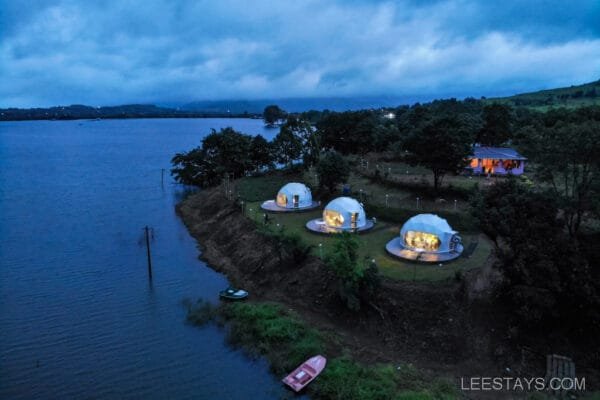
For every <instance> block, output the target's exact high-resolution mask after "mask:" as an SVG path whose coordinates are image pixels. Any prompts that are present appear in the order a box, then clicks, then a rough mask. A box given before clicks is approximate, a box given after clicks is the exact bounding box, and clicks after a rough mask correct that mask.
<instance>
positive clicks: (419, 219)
mask: <svg viewBox="0 0 600 400" xmlns="http://www.w3.org/2000/svg"><path fill="white" fill-rule="evenodd" d="M386 249H387V251H388V252H389V253H390V254H392V255H394V256H397V257H400V258H405V259H410V260H419V261H426V262H427V261H428V262H439V261H449V260H452V259H454V258H457V257H458V256H459V255H460V254H461V253H462V251H463V246H462V243H461V238H460V236H458V232H456V231H455V230H453V229H452V228H451V227H450V225H448V222H447V221H446V220H445V219H443V218H440V217H438V216H437V215H435V214H419V215H415V216H414V217H412V218H410V219H409V220H408V221H406V222H405V223H404V225H403V226H402V229H401V230H400V236H399V237H397V238H395V239H393V240H391V241H390V242H388V244H387V245H386Z"/></svg>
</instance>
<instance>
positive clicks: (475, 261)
mask: <svg viewBox="0 0 600 400" xmlns="http://www.w3.org/2000/svg"><path fill="white" fill-rule="evenodd" d="M261 203H262V202H249V203H248V204H247V205H246V213H247V215H248V217H250V218H251V219H253V220H254V221H255V222H256V223H257V224H262V223H263V215H264V213H263V211H262V210H261V208H260V204H261ZM367 213H368V210H367ZM320 217H321V210H316V211H310V212H304V213H289V214H284V213H281V214H269V226H270V228H271V229H272V230H277V229H283V230H285V232H288V233H297V234H299V235H300V236H301V237H302V239H303V240H304V241H306V243H309V244H311V245H313V246H314V248H313V254H314V255H315V256H318V257H321V256H323V257H324V256H326V255H327V253H328V252H330V251H332V249H333V243H334V241H335V237H333V236H326V235H319V234H315V233H312V232H309V231H308V230H307V229H306V228H305V224H306V222H307V221H309V220H311V219H313V218H320ZM400 227H401V226H400V224H391V223H387V222H385V221H378V222H377V225H376V226H375V228H373V230H372V231H370V232H367V233H365V234H361V235H359V242H360V255H361V258H362V259H364V260H365V265H366V263H367V261H368V260H371V259H374V260H375V262H376V263H377V265H378V266H379V269H380V272H381V273H382V274H383V275H385V276H388V277H390V278H392V279H398V280H413V279H414V280H417V281H441V280H446V279H449V278H453V277H454V275H455V272H456V271H459V270H460V271H466V270H468V269H471V268H475V267H479V266H481V265H483V263H484V262H485V260H486V259H487V257H488V256H489V254H490V251H491V244H490V242H489V241H488V240H487V239H485V238H483V237H481V238H479V244H478V246H477V248H476V249H475V251H474V252H473V254H472V255H471V257H470V258H462V257H461V258H459V259H457V260H455V261H453V262H451V263H448V264H444V265H443V266H442V267H440V266H438V265H437V264H435V265H429V264H419V263H411V262H407V261H406V262H405V261H401V260H398V259H395V258H392V257H391V256H389V255H388V254H387V252H386V250H385V245H386V243H387V242H388V241H390V240H392V239H393V238H394V237H396V236H397V235H398V234H399V232H400ZM477 236H478V235H477V234H471V235H464V234H463V235H462V237H463V241H464V244H465V245H468V243H470V241H471V239H473V238H475V237H477Z"/></svg>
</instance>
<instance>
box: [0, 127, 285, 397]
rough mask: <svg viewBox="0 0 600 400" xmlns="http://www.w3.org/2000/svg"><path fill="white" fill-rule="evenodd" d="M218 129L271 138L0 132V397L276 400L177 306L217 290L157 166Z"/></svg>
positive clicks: (136, 130) (114, 130)
mask: <svg viewBox="0 0 600 400" xmlns="http://www.w3.org/2000/svg"><path fill="white" fill-rule="evenodd" d="M226 126H232V127H233V128H235V129H237V130H240V131H243V132H246V133H253V134H258V133H260V134H263V136H265V137H267V138H272V137H273V136H274V135H275V134H276V132H275V131H273V130H267V129H265V128H264V126H263V124H262V121H260V120H250V119H147V120H143V119H141V120H106V121H64V122H63V121H35V122H3V123H0V263H1V265H0V398H3V399H32V398H39V399H69V398H94V399H108V398H111V399H112V398H120V399H127V398H144V399H150V398H153V399H167V398H176V399H185V398H195V399H213V398H214V399H275V398H280V397H282V396H287V392H286V391H285V390H284V389H283V388H282V386H281V384H280V383H279V377H275V376H273V375H271V374H270V373H269V372H268V366H267V364H266V363H265V362H264V361H263V360H257V361H254V360H251V359H249V358H247V357H246V356H245V355H244V354H242V353H241V352H240V351H238V350H233V349H231V348H229V347H228V346H227V345H226V343H225V339H224V333H223V332H222V331H221V330H219V329H218V328H217V327H214V326H207V327H203V328H196V327H192V326H188V325H186V324H185V321H184V320H185V308H184V307H183V306H182V305H181V302H182V300H183V299H184V298H193V299H196V298H198V297H204V298H206V299H210V300H211V301H215V302H216V301H217V297H218V296H217V293H218V291H219V290H221V289H222V288H224V287H225V286H227V281H226V279H225V278H224V277H223V276H222V275H220V274H218V273H216V272H214V271H212V270H211V269H210V268H208V267H207V266H206V265H205V264H204V263H203V262H201V261H199V260H198V258H197V256H198V250H197V248H196V244H195V242H194V240H193V239H192V238H191V237H190V235H189V234H188V232H187V231H186V229H185V227H184V226H183V224H182V223H181V221H180V220H179V219H178V217H177V216H176V214H175V211H174V206H175V204H176V203H177V201H178V199H179V198H180V197H181V195H182V189H181V187H180V186H177V185H174V184H173V183H172V182H171V179H170V177H169V176H168V173H166V174H165V182H164V185H161V168H165V169H167V171H168V168H169V167H170V164H169V160H170V158H171V157H172V156H173V155H174V154H175V153H176V152H180V151H185V150H189V149H191V148H192V147H194V146H196V145H198V144H199V143H200V140H201V138H202V137H203V136H204V135H205V134H207V133H208V132H209V131H210V128H215V129H219V128H221V127H226ZM145 225H149V226H151V227H153V228H154V240H153V242H152V258H153V267H154V268H153V271H154V279H153V282H152V283H150V282H149V280H148V278H147V270H146V268H147V267H146V253H145V252H146V250H145V247H144V246H143V244H142V243H143V242H142V241H141V239H142V238H143V230H142V228H143V227H144V226H145Z"/></svg>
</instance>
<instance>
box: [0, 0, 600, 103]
mask: <svg viewBox="0 0 600 400" xmlns="http://www.w3.org/2000/svg"><path fill="white" fill-rule="evenodd" d="M599 78H600V1H596V0H573V1H558V0H556V1H554V0H552V1H541V0H537V1H535V0H530V1H519V0H502V1H467V0H440V1H409V0H405V1H388V2H379V1H359V0H353V1H342V0H340V1H335V0H322V1H310V0H307V1H299V0H295V1H281V0H271V1H256V0H255V1H247V0H218V1H215V0H211V1H203V0H194V1H191V0H190V1H175V0H164V1H131V0H101V1H75V0H64V1H6V0H0V107H8V106H18V107H30V106H49V105H57V104H63V105H64V104H73V103H80V104H90V105H110V104H122V103H131V102H143V103H151V102H171V101H190V100H199V99H224V98H250V99H256V98H273V97H307V96H311V97H312V96H327V97H332V96H355V95H358V96H371V95H398V96H410V95H423V94H430V95H432V96H435V97H451V96H454V97H463V96H467V95H474V96H481V95H486V96H491V95H500V94H510V93H514V92H523V91H528V90H537V89H543V88H551V87H556V86H565V85H572V84H579V83H584V82H588V81H592V80H596V79H599Z"/></svg>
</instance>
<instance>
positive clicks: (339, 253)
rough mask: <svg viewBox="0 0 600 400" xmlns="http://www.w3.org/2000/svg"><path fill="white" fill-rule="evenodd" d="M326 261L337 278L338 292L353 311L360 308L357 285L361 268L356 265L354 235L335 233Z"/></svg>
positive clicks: (356, 245)
mask: <svg viewBox="0 0 600 400" xmlns="http://www.w3.org/2000/svg"><path fill="white" fill-rule="evenodd" d="M326 263H327V265H328V266H329V268H331V270H332V271H333V272H334V274H335V276H336V277H337V279H338V294H339V296H340V298H341V299H342V301H344V303H345V304H346V306H347V307H348V308H349V309H350V310H353V311H358V310H359V309H360V298H359V286H360V281H361V279H362V278H363V270H362V269H361V268H360V266H359V265H358V241H357V240H356V237H355V235H353V234H351V233H348V232H342V233H340V234H338V235H336V240H335V243H334V245H333V252H332V253H331V254H329V255H328V256H327V259H326Z"/></svg>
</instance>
